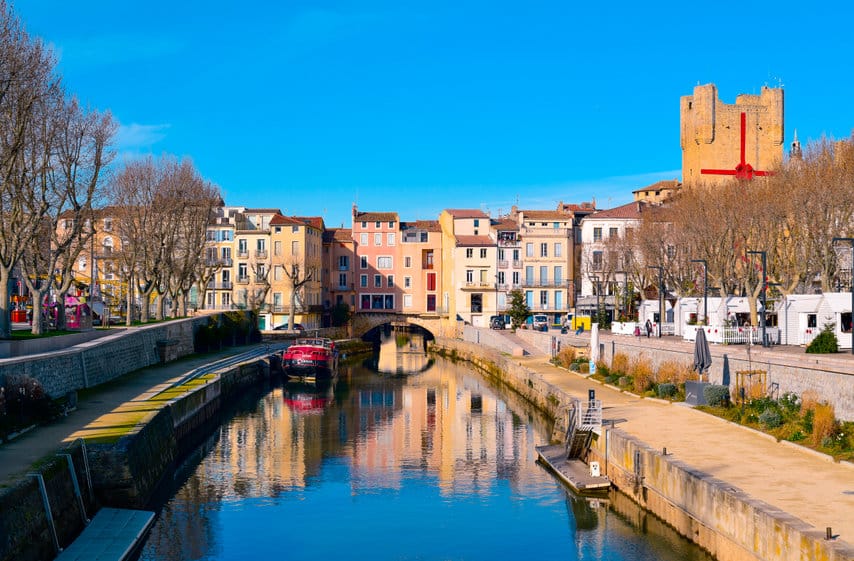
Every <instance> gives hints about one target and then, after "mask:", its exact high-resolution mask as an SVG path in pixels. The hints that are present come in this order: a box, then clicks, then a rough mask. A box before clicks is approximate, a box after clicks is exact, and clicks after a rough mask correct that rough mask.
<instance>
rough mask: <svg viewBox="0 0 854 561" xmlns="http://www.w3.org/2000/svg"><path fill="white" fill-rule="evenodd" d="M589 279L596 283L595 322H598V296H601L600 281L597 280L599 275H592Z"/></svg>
mask: <svg viewBox="0 0 854 561" xmlns="http://www.w3.org/2000/svg"><path fill="white" fill-rule="evenodd" d="M590 280H591V281H594V282H595V283H596V323H599V307H600V305H601V304H599V298H600V297H601V296H600V293H601V292H602V282H601V281H600V280H599V275H592V276H591V277H590ZM591 323H592V320H591Z"/></svg>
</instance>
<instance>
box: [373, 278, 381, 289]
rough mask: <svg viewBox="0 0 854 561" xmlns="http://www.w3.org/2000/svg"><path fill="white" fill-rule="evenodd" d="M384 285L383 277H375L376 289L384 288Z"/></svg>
mask: <svg viewBox="0 0 854 561" xmlns="http://www.w3.org/2000/svg"><path fill="white" fill-rule="evenodd" d="M382 285H383V276H382V275H374V287H376V288H382Z"/></svg>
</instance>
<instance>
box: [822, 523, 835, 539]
mask: <svg viewBox="0 0 854 561" xmlns="http://www.w3.org/2000/svg"><path fill="white" fill-rule="evenodd" d="M824 539H826V540H832V539H833V530H832V529H831V528H830V526H828V527H827V537H825V538H824Z"/></svg>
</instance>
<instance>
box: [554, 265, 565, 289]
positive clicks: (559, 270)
mask: <svg viewBox="0 0 854 561" xmlns="http://www.w3.org/2000/svg"><path fill="white" fill-rule="evenodd" d="M554 281H555V286H557V285H559V284H562V283H563V267H561V266H560V265H557V266H555V268H554Z"/></svg>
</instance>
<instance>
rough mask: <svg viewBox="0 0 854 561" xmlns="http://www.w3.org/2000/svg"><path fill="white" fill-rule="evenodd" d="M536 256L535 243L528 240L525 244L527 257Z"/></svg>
mask: <svg viewBox="0 0 854 561" xmlns="http://www.w3.org/2000/svg"><path fill="white" fill-rule="evenodd" d="M533 256H534V244H533V243H531V242H528V243H526V244H525V257H533Z"/></svg>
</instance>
